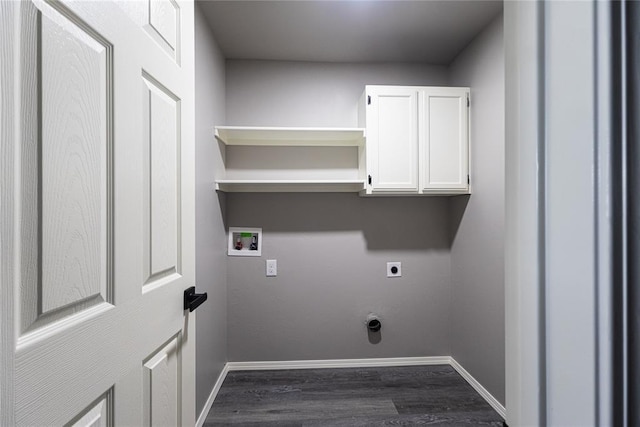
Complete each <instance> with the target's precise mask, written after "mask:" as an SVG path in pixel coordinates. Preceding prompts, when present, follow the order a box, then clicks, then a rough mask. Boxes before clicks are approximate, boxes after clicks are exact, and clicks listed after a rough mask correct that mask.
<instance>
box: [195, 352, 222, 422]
mask: <svg viewBox="0 0 640 427" xmlns="http://www.w3.org/2000/svg"><path fill="white" fill-rule="evenodd" d="M228 373H229V364H228V363H225V365H224V368H222V372H220V375H218V379H217V380H216V383H215V384H214V385H213V390H211V393H210V394H209V398H208V399H207V402H206V403H205V404H204V408H202V412H200V416H199V417H198V419H197V420H196V427H202V426H203V425H204V422H205V420H206V419H207V414H209V411H210V410H211V407H212V406H213V401H214V400H216V396H217V395H218V392H219V391H220V387H222V383H223V382H224V379H225V378H227V374H228Z"/></svg>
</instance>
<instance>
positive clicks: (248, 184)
mask: <svg viewBox="0 0 640 427" xmlns="http://www.w3.org/2000/svg"><path fill="white" fill-rule="evenodd" d="M364 188H365V183H364V180H359V179H358V180H231V179H219V180H217V181H216V190H218V191H224V192H235V193H264V192H271V193H279V192H294V193H295V192H316V193H323V192H324V193H355V192H358V191H362V190H364Z"/></svg>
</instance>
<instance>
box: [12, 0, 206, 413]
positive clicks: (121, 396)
mask: <svg viewBox="0 0 640 427" xmlns="http://www.w3.org/2000/svg"><path fill="white" fill-rule="evenodd" d="M0 8H1V9H0V10H1V15H0V24H1V25H0V27H2V30H1V31H2V34H1V36H2V37H1V38H0V47H1V51H0V58H1V59H0V69H1V73H2V74H1V75H0V81H1V83H2V94H3V97H2V104H0V113H1V116H0V117H1V118H2V122H0V124H1V127H2V153H1V154H2V184H1V185H2V187H1V190H2V192H1V193H0V196H1V199H0V206H2V229H1V231H2V240H1V241H2V246H1V251H2V265H1V267H2V270H3V273H2V276H0V277H1V280H2V282H1V283H0V284H1V285H2V286H1V288H2V292H3V294H2V300H3V301H2V303H1V304H2V306H1V307H0V308H1V309H2V314H1V315H0V317H1V321H2V347H1V350H0V355H1V357H2V367H3V371H2V374H3V377H2V394H1V395H0V402H1V405H2V406H0V411H1V412H0V424H2V425H14V424H15V425H39V426H42V425H92V426H94V425H95V426H113V425H118V426H120V425H136V426H138V425H167V426H175V425H193V424H194V419H195V407H194V400H195V399H194V393H195V387H194V372H193V370H194V365H195V364H194V340H195V333H194V332H195V329H194V327H195V324H194V320H195V319H194V317H193V316H192V315H191V316H189V313H188V311H187V312H185V311H183V300H182V294H183V290H184V289H186V288H187V287H189V286H192V285H194V279H195V275H194V194H193V171H194V153H193V149H194V143H193V137H194V124H193V98H194V88H193V84H194V82H193V79H194V76H193V62H194V58H193V4H192V3H191V2H188V1H185V2H176V1H174V0H157V1H156V0H153V1H151V0H147V1H138V2H121V3H120V2H116V1H99V2H79V1H55V2H54V1H39V0H34V1H24V2H2V4H1V5H0Z"/></svg>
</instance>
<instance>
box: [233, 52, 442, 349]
mask: <svg viewBox="0 0 640 427" xmlns="http://www.w3.org/2000/svg"><path fill="white" fill-rule="evenodd" d="M226 76H227V124H229V125H252V126H258V125H262V126H356V124H357V102H358V99H359V97H360V95H361V93H362V91H363V90H364V85H365V84H389V85H392V84H396V85H445V84H446V83H447V80H446V78H447V73H446V68H443V67H429V66H416V65H354V64H321V63H293V62H266V61H227V74H226ZM227 213H228V216H227V218H228V224H227V225H228V226H230V227H235V226H246V227H262V228H263V232H264V238H263V248H262V251H263V252H262V255H263V256H262V257H261V258H233V257H229V258H228V263H227V268H228V276H227V277H228V337H229V341H228V344H229V360H230V361H251V360H299V359H335V358H367V357H403V356H436V355H438V356H440V355H449V354H450V345H449V334H448V332H449V331H448V328H447V324H448V322H449V312H450V306H449V304H450V300H451V294H450V286H449V284H450V272H451V266H450V250H449V248H450V240H449V238H450V236H449V223H450V220H449V202H448V200H447V198H439V197H431V198H416V197H389V198H361V197H358V196H357V195H355V194H321V193H312V194H295V193H288V194H241V193H230V194H228V195H227ZM266 259H277V260H278V277H275V278H267V277H265V264H264V263H265V260H266ZM387 261H401V262H402V273H403V277H402V278H393V279H388V278H387V277H386V263H387ZM371 311H373V312H376V313H378V314H379V315H380V316H381V317H382V324H383V326H382V331H381V336H380V338H381V339H380V340H379V342H376V340H375V338H374V337H372V338H371V340H370V337H369V336H368V334H367V331H366V328H365V325H364V321H365V318H366V315H367V314H368V313H369V312H371Z"/></svg>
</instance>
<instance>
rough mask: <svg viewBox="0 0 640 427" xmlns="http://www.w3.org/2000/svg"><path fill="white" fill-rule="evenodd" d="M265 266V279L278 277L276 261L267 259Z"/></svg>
mask: <svg viewBox="0 0 640 427" xmlns="http://www.w3.org/2000/svg"><path fill="white" fill-rule="evenodd" d="M266 264H267V277H276V276H277V275H278V260H276V259H268V260H267V262H266Z"/></svg>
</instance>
